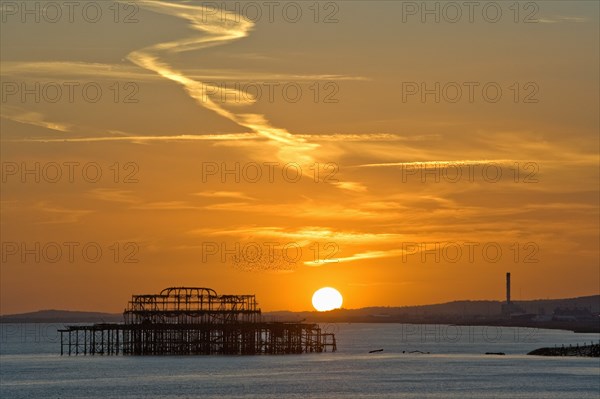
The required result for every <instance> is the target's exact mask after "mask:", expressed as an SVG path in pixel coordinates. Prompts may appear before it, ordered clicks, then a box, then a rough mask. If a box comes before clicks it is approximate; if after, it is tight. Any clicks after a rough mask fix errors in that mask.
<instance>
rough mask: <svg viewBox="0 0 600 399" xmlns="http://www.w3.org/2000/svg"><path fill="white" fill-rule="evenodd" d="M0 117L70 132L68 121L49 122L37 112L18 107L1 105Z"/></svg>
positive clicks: (70, 127)
mask: <svg viewBox="0 0 600 399" xmlns="http://www.w3.org/2000/svg"><path fill="white" fill-rule="evenodd" d="M0 117H1V118H3V119H6V120H10V121H13V122H18V123H23V124H26V125H32V126H38V127H43V128H46V129H50V130H55V131H58V132H63V133H64V132H70V131H71V129H72V125H71V124H68V123H58V122H50V121H48V120H46V118H45V116H44V115H43V114H41V113H39V112H34V111H26V110H23V109H20V108H18V107H10V106H3V107H2V110H1V112H0Z"/></svg>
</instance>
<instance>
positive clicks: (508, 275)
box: [506, 273, 510, 305]
mask: <svg viewBox="0 0 600 399" xmlns="http://www.w3.org/2000/svg"><path fill="white" fill-rule="evenodd" d="M506 304H507V305H510V273H506Z"/></svg>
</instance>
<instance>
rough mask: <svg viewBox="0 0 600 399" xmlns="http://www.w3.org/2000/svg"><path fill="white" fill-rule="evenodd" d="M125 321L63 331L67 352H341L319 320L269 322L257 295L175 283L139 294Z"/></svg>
mask: <svg viewBox="0 0 600 399" xmlns="http://www.w3.org/2000/svg"><path fill="white" fill-rule="evenodd" d="M123 318H124V321H123V323H98V324H93V325H71V326H67V327H66V328H64V329H62V330H59V332H60V336H61V339H60V343H61V355H260V354H269V355H271V354H272V355H276V354H300V353H311V352H327V351H332V352H334V351H336V341H335V335H334V334H332V333H325V332H323V331H322V330H321V328H320V327H319V325H318V324H313V323H296V322H272V321H265V320H263V317H262V316H261V310H260V308H259V307H258V304H257V302H256V298H255V296H254V295H218V294H217V293H216V292H215V291H214V290H212V289H209V288H196V287H172V288H166V289H164V290H162V291H161V292H160V294H151V295H133V296H132V298H131V301H129V304H128V306H127V308H126V309H125V311H124V313H123Z"/></svg>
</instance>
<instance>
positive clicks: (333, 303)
mask: <svg viewBox="0 0 600 399" xmlns="http://www.w3.org/2000/svg"><path fill="white" fill-rule="evenodd" d="M342 302H343V298H342V294H340V292H339V291H338V290H336V289H335V288H331V287H324V288H321V289H319V290H317V291H315V293H314V294H313V297H312V304H313V306H314V307H315V309H317V310H318V311H319V312H325V311H328V310H333V309H339V308H340V307H342Z"/></svg>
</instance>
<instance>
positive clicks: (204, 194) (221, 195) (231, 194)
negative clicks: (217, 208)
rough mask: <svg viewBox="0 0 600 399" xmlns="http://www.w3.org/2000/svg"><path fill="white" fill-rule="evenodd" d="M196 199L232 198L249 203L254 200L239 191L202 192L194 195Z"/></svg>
mask: <svg viewBox="0 0 600 399" xmlns="http://www.w3.org/2000/svg"><path fill="white" fill-rule="evenodd" d="M193 195H196V196H198V197H206V198H232V199H243V200H249V201H255V200H256V199H255V198H252V197H249V196H247V195H246V194H244V193H242V192H239V191H204V192H200V193H194V194H193Z"/></svg>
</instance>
